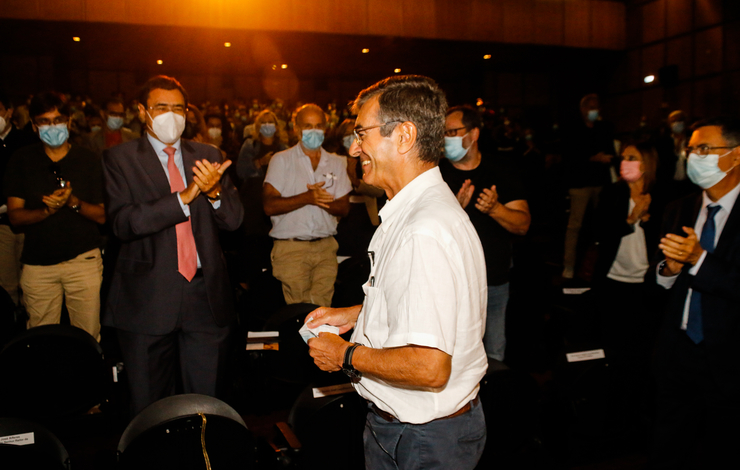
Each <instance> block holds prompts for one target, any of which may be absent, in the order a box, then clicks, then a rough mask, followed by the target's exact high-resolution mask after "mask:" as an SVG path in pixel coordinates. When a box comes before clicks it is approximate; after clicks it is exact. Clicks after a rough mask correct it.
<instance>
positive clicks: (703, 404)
mask: <svg viewBox="0 0 740 470" xmlns="http://www.w3.org/2000/svg"><path fill="white" fill-rule="evenodd" d="M694 129H695V130H694V132H693V134H692V136H691V140H690V141H689V147H688V148H687V149H686V153H687V154H688V155H689V157H688V167H687V169H688V175H689V177H690V178H691V180H692V181H693V182H694V183H695V184H697V185H699V186H700V187H701V188H703V189H704V191H702V193H700V194H699V193H697V194H694V195H689V196H687V197H685V198H683V199H679V200H678V201H676V202H674V203H673V204H672V205H671V206H669V207H668V208H667V210H666V214H665V218H664V229H663V232H662V233H664V234H665V235H664V238H662V239H661V243H660V245H659V247H660V249H661V250H662V252H663V255H664V256H665V260H664V261H663V262H662V263H661V264H660V266H659V267H658V276H657V281H658V284H660V285H662V286H663V287H665V288H667V289H670V292H669V294H668V300H667V312H666V317H665V321H664V325H663V327H662V329H661V333H660V336H659V339H658V344H657V348H656V356H655V366H656V367H655V374H656V385H657V393H658V396H657V422H656V434H655V439H656V440H655V451H654V455H653V460H654V463H655V466H656V467H659V468H678V467H682V466H685V467H686V468H720V467H721V466H722V465H725V464H726V462H728V461H729V460H727V459H729V458H730V456H731V454H732V453H734V449H735V446H736V445H737V439H738V437H740V432H738V426H737V423H738V421H740V401H739V400H738V398H740V348H739V347H738V345H740V342H739V341H738V339H739V338H740V208H739V207H738V204H737V197H738V193H740V121H738V120H736V119H729V118H717V119H711V120H706V121H702V122H700V123H697V124H696V125H695V127H694ZM715 460H716V462H715Z"/></svg>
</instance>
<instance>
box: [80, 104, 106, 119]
mask: <svg viewBox="0 0 740 470" xmlns="http://www.w3.org/2000/svg"><path fill="white" fill-rule="evenodd" d="M83 113H84V114H85V117H86V118H89V117H99V118H101V119H102V117H103V115H102V114H101V113H100V108H98V107H97V106H95V105H94V104H91V105H87V106H85V110H84V111H83Z"/></svg>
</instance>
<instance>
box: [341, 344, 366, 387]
mask: <svg viewBox="0 0 740 470" xmlns="http://www.w3.org/2000/svg"><path fill="white" fill-rule="evenodd" d="M360 346H362V345H361V344H360V343H354V344H352V345H350V347H348V348H347V350H346V351H344V364H342V372H344V373H345V374H347V377H349V379H350V380H351V381H352V383H357V382H359V381H360V379H361V378H362V372H360V371H359V370H357V369H355V368H354V367H352V355H353V354H354V353H355V349H357V348H358V347H360Z"/></svg>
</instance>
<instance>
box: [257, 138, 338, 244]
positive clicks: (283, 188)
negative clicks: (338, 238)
mask: <svg viewBox="0 0 740 470" xmlns="http://www.w3.org/2000/svg"><path fill="white" fill-rule="evenodd" d="M320 181H324V182H325V184H324V189H326V190H327V191H328V192H329V193H330V194H331V195H332V196H334V198H335V199H339V198H340V197H342V196H345V195H347V194H349V192H350V191H352V183H351V182H350V180H349V176H347V160H346V159H345V158H343V157H340V156H338V155H335V154H333V153H329V152H327V151H326V150H324V149H323V148H322V149H321V159H320V160H319V164H318V165H317V166H316V170H314V169H313V167H312V165H311V158H309V156H308V155H306V154H305V153H303V148H302V147H301V144H300V143H298V144H296V145H295V146H294V147H291V148H289V149H288V150H283V151H282V152H278V153H276V154H275V155H274V156H273V157H272V159H271V160H270V165H269V166H268V167H267V174H266V175H265V183H270V184H271V185H272V187H274V188H275V189H277V191H278V192H279V193H280V195H281V196H282V197H291V196H295V195H297V194H301V193H305V192H306V191H307V190H308V189H307V187H306V185H308V184H315V183H318V182H320ZM270 220H271V221H272V230H271V231H270V236H271V237H272V238H277V239H287V238H300V239H302V240H311V239H314V238H324V237H330V236H332V235H335V234H336V233H337V218H336V217H334V216H333V215H331V214H329V213H328V212H327V211H326V210H324V209H322V208H321V207H318V206H314V205H307V206H303V207H301V208H299V209H296V210H294V211H292V212H288V213H286V214H280V215H274V216H272V217H270Z"/></svg>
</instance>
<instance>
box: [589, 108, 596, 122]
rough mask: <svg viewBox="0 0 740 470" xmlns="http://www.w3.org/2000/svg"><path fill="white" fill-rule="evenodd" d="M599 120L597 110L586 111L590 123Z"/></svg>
mask: <svg viewBox="0 0 740 470" xmlns="http://www.w3.org/2000/svg"><path fill="white" fill-rule="evenodd" d="M597 119H599V110H598V109H591V110H589V111H588V120H589V121H591V122H594V121H596V120H597Z"/></svg>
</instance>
